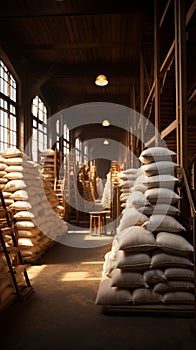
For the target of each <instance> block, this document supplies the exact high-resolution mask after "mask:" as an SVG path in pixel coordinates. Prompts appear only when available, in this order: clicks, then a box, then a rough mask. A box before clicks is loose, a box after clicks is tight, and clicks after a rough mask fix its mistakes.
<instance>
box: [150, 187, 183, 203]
mask: <svg viewBox="0 0 196 350" xmlns="http://www.w3.org/2000/svg"><path fill="white" fill-rule="evenodd" d="M145 197H146V199H147V200H148V201H149V202H150V203H167V204H174V203H177V202H178V201H179V200H180V199H181V197H180V196H179V195H178V194H177V193H176V192H174V191H173V190H171V189H169V188H159V187H157V188H151V189H149V190H146V192H145Z"/></svg>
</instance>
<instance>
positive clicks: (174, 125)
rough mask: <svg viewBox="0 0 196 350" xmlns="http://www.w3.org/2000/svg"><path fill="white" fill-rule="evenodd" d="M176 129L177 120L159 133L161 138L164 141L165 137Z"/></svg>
mask: <svg viewBox="0 0 196 350" xmlns="http://www.w3.org/2000/svg"><path fill="white" fill-rule="evenodd" d="M176 128H177V120H174V121H173V122H172V123H171V124H170V125H168V126H167V128H165V129H164V130H163V131H162V132H161V138H162V139H164V138H165V137H167V136H168V135H169V134H170V133H171V132H172V131H174V130H175V129H176Z"/></svg>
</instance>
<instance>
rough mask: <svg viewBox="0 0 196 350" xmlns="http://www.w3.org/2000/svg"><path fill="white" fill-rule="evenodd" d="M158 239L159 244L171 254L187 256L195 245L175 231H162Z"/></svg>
mask: <svg viewBox="0 0 196 350" xmlns="http://www.w3.org/2000/svg"><path fill="white" fill-rule="evenodd" d="M156 241H157V244H158V246H159V247H161V248H162V250H163V251H164V252H166V253H169V254H176V255H182V256H186V255H188V254H190V253H191V252H193V246H192V245H191V244H190V243H189V242H188V241H187V240H186V239H185V238H184V237H182V236H179V235H177V234H174V233H168V232H160V233H158V235H157V236H156Z"/></svg>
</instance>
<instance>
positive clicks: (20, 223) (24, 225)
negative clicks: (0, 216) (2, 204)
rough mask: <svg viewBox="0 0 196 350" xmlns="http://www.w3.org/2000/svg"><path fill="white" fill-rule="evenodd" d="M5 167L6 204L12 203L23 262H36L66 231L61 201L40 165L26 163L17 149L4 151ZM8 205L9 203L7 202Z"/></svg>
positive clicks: (4, 190) (25, 157)
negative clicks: (59, 206) (59, 214)
mask: <svg viewBox="0 0 196 350" xmlns="http://www.w3.org/2000/svg"><path fill="white" fill-rule="evenodd" d="M2 156H3V157H4V164H6V168H5V172H6V174H5V175H4V178H5V179H7V180H8V182H7V183H6V185H5V186H4V189H3V195H4V198H5V201H6V200H8V199H9V201H12V203H11V204H10V203H9V204H10V205H9V208H10V209H11V210H12V211H13V212H14V218H15V221H16V222H15V228H16V230H17V233H18V246H19V247H20V250H21V254H22V256H23V259H24V261H27V262H33V261H35V260H37V259H38V258H39V257H40V255H41V254H43V252H44V251H46V249H48V247H49V246H50V245H51V244H53V240H55V239H56V237H57V235H61V234H64V233H65V232H67V224H66V223H65V222H64V221H62V220H60V219H59V216H58V215H57V212H58V204H59V201H58V199H57V197H56V195H55V193H54V190H53V185H52V183H51V182H49V181H48V180H46V181H43V179H42V177H41V175H40V167H39V165H38V164H37V163H35V162H31V161H28V160H27V156H26V155H24V154H23V153H22V152H21V151H19V150H18V149H17V148H11V149H7V150H5V151H3V153H2ZM6 204H8V202H6Z"/></svg>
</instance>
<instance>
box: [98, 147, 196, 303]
mask: <svg viewBox="0 0 196 350" xmlns="http://www.w3.org/2000/svg"><path fill="white" fill-rule="evenodd" d="M173 155H174V152H172V151H170V150H168V149H166V148H162V147H153V148H150V149H148V150H145V151H143V152H142V153H141V156H140V158H139V159H140V161H141V162H142V164H143V165H142V166H141V168H140V170H142V172H143V174H142V175H140V176H139V177H138V178H137V180H136V181H135V183H134V187H133V188H134V190H133V188H132V192H131V193H130V194H129V196H128V197H127V200H126V205H125V209H124V210H123V213H122V217H121V220H120V224H119V226H118V228H117V233H116V237H115V239H114V241H113V244H112V249H111V251H110V252H108V253H107V254H106V255H105V262H104V268H103V277H102V281H101V283H100V286H99V290H98V293H97V298H96V303H97V304H100V305H126V304H149V305H150V304H163V303H164V304H192V303H193V302H194V273H193V261H192V253H193V246H192V245H191V244H190V243H189V242H188V241H187V240H186V238H185V237H186V233H185V228H184V227H183V225H182V224H181V223H180V222H179V220H178V218H179V217H178V216H179V210H178V207H177V204H178V201H179V200H180V196H179V195H178V194H177V193H176V191H175V184H176V183H177V182H178V179H177V178H176V177H175V168H176V167H177V164H176V163H174V162H173V160H172V156H173Z"/></svg>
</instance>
